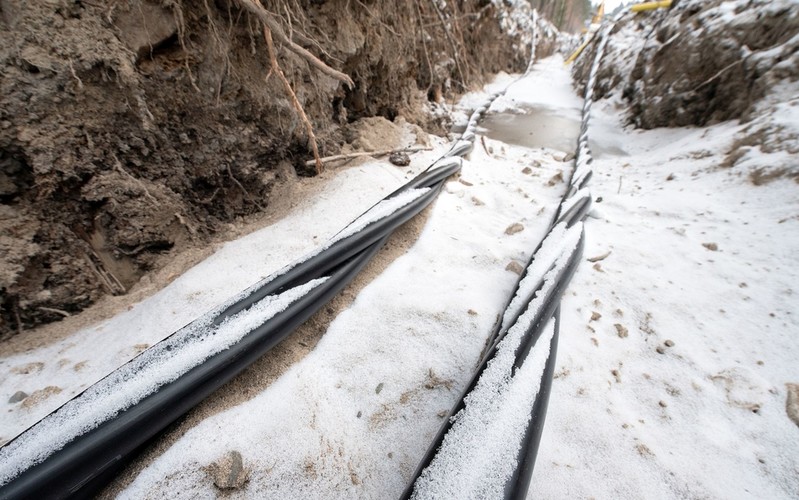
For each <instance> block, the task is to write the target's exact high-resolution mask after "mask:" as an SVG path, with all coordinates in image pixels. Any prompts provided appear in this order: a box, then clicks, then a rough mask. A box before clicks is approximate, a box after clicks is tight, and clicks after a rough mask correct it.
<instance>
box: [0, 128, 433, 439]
mask: <svg viewBox="0 0 799 500" xmlns="http://www.w3.org/2000/svg"><path fill="white" fill-rule="evenodd" d="M442 142H443V141H441V140H438V141H437V145H438V148H439V150H438V151H431V152H425V153H422V154H417V155H413V156H412V157H411V158H412V163H411V166H410V167H409V168H408V169H403V170H400V169H397V168H394V167H392V166H391V165H389V164H388V163H386V162H371V163H367V164H364V165H361V166H359V167H354V168H350V169H346V170H343V171H341V172H337V173H336V175H335V176H334V177H332V178H331V179H330V180H329V181H327V184H326V186H325V188H324V189H320V190H319V191H318V192H316V193H313V194H312V195H309V196H308V197H307V198H306V200H305V201H304V202H303V203H301V204H299V205H298V206H297V207H296V208H295V209H294V210H293V211H292V212H291V213H290V214H289V215H288V216H287V217H285V218H284V219H281V220H279V221H276V222H274V223H273V224H270V225H268V226H267V227H265V228H263V229H261V230H259V231H256V232H254V233H252V234H249V235H247V236H245V237H243V238H240V239H238V240H236V241H232V242H229V243H226V244H224V245H222V246H221V247H220V248H218V249H217V250H216V252H215V253H214V254H213V256H212V257H210V258H208V259H207V260H205V261H204V262H202V263H200V264H198V265H197V266H195V267H194V268H192V269H191V270H189V271H188V272H187V273H185V274H184V275H182V276H180V277H178V278H176V279H175V280H174V281H173V282H172V283H170V284H169V285H168V286H167V287H166V288H164V289H163V290H161V291H160V292H158V293H156V294H155V295H153V296H152V297H150V298H148V299H147V300H144V301H142V302H141V303H139V304H135V305H134V306H132V308H131V309H130V310H129V311H126V312H124V313H122V314H120V315H118V316H116V317H114V318H112V319H110V320H107V321H104V322H102V323H100V324H98V325H95V326H92V327H88V328H86V329H84V330H82V331H79V332H76V333H74V334H72V335H71V336H70V337H69V338H67V339H65V340H63V341H59V342H56V343H53V344H52V345H50V346H46V347H43V348H39V349H36V350H33V351H30V352H24V353H20V354H15V355H11V356H5V357H2V358H0V393H2V394H6V395H8V396H6V397H4V398H2V399H0V442H2V441H3V440H10V439H12V438H14V437H15V436H17V435H18V434H19V433H20V432H22V431H23V430H25V429H26V428H28V427H30V426H31V425H32V424H34V423H35V422H37V421H38V420H40V419H41V418H43V417H44V416H46V415H47V414H49V413H50V412H52V411H54V410H55V409H57V408H58V407H60V406H61V405H62V404H64V403H65V402H67V401H68V400H69V399H71V398H72V397H74V396H76V395H77V394H79V393H80V392H82V391H83V390H84V389H86V388H87V387H89V386H90V385H91V384H93V383H95V382H97V381H99V380H100V379H102V378H103V377H104V376H105V375H107V374H108V373H110V372H111V371H112V370H114V369H115V368H117V367H118V366H121V365H122V364H124V363H125V362H127V361H129V360H131V359H132V358H133V357H134V356H136V355H137V354H139V352H141V350H143V349H144V348H146V347H148V346H151V345H154V344H156V343H157V342H159V341H161V340H162V339H164V338H165V337H167V336H168V335H169V334H171V333H173V332H175V331H177V330H178V329H180V328H182V327H183V326H185V325H187V324H188V323H189V322H191V321H192V320H194V319H195V318H197V317H199V316H202V315H203V314H205V313H207V312H208V311H210V310H212V309H216V308H218V306H219V304H222V303H224V302H226V301H227V300H228V299H229V298H230V297H231V296H234V295H236V294H238V293H239V292H241V291H242V290H244V289H246V288H248V287H250V286H252V285H253V284H254V283H257V282H258V281H260V280H262V279H264V278H266V277H267V276H269V275H271V274H273V273H275V272H278V271H279V270H281V269H284V268H285V267H286V266H288V265H289V264H291V263H292V262H293V261H296V259H297V258H298V257H299V256H302V255H305V254H308V253H309V252H311V251H313V250H314V249H315V248H318V247H319V246H320V245H321V244H323V242H325V241H328V240H330V239H332V238H333V237H334V236H335V234H336V233H337V232H339V231H340V230H341V229H342V228H343V227H345V226H346V225H347V223H349V222H351V221H352V220H353V219H355V218H357V217H358V216H360V215H361V214H362V213H363V212H365V211H366V210H368V209H369V208H370V207H371V206H372V205H374V204H375V203H376V202H378V201H379V200H380V199H381V198H382V197H383V196H385V195H387V194H389V193H390V192H391V191H392V190H393V189H395V188H396V187H397V186H398V185H399V184H401V183H403V182H406V181H407V180H410V178H412V177H413V176H414V175H415V174H417V173H418V172H420V171H421V170H423V169H424V168H426V167H427V166H428V165H429V164H430V162H431V161H432V160H433V159H434V158H436V157H437V156H438V155H440V148H442V147H443V144H442ZM275 235H280V237H279V238H276V237H275ZM242 256H246V257H245V258H242ZM97 353H102V356H98V355H97ZM54 384H55V385H56V386H57V387H58V388H59V389H61V392H60V393H58V394H53V395H51V396H50V397H49V398H47V399H45V400H43V401H41V402H38V404H36V405H33V406H28V405H24V406H21V405H19V404H12V403H9V402H8V397H9V396H10V395H11V394H14V393H15V392H17V391H25V392H27V393H28V394H34V393H35V392H36V391H39V390H41V389H43V388H45V387H47V386H52V385H54Z"/></svg>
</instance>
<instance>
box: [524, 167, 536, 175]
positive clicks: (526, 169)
mask: <svg viewBox="0 0 799 500" xmlns="http://www.w3.org/2000/svg"><path fill="white" fill-rule="evenodd" d="M522 173H523V174H528V175H529V174H532V173H533V169H532V168H530V167H524V168H523V169H522Z"/></svg>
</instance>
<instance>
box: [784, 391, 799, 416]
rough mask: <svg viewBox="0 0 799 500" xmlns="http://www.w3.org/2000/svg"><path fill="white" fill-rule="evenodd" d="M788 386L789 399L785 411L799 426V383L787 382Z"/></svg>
mask: <svg viewBox="0 0 799 500" xmlns="http://www.w3.org/2000/svg"><path fill="white" fill-rule="evenodd" d="M785 387H787V388H788V399H787V400H786V401H785V411H786V412H787V413H788V418H790V419H791V421H793V423H795V424H796V425H798V426H799V384H785Z"/></svg>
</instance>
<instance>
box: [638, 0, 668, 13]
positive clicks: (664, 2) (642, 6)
mask: <svg viewBox="0 0 799 500" xmlns="http://www.w3.org/2000/svg"><path fill="white" fill-rule="evenodd" d="M669 7H671V0H660V1H658V2H644V3H637V4H635V5H633V6H632V7H630V11H631V12H643V11H645V10H655V9H667V8H669Z"/></svg>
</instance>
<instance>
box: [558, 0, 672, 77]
mask: <svg viewBox="0 0 799 500" xmlns="http://www.w3.org/2000/svg"><path fill="white" fill-rule="evenodd" d="M671 2H672V0H658V1H656V2H644V3H637V4H635V5H633V6H631V7H630V12H644V11H647V10H655V9H667V8H669V7H671ZM604 15H605V2H602V3H600V4H599V7H597V9H596V15H594V17H593V19H591V26H590V27H589V28H588V32H587V34H586V38H585V41H584V42H583V43H581V44H580V46H579V47H577V50H575V51H574V53H573V54H572V55H570V56H569V58H568V59H566V62H564V63H563V64H564V65H567V66H568V65H569V64H571V63H572V62H574V60H575V59H577V58H578V57H579V56H580V54H581V53H582V52H583V49H585V47H586V46H588V44H589V43H591V40H593V39H594V35H596V32H597V31H598V29H599V25H600V24H601V23H602V16H604Z"/></svg>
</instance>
